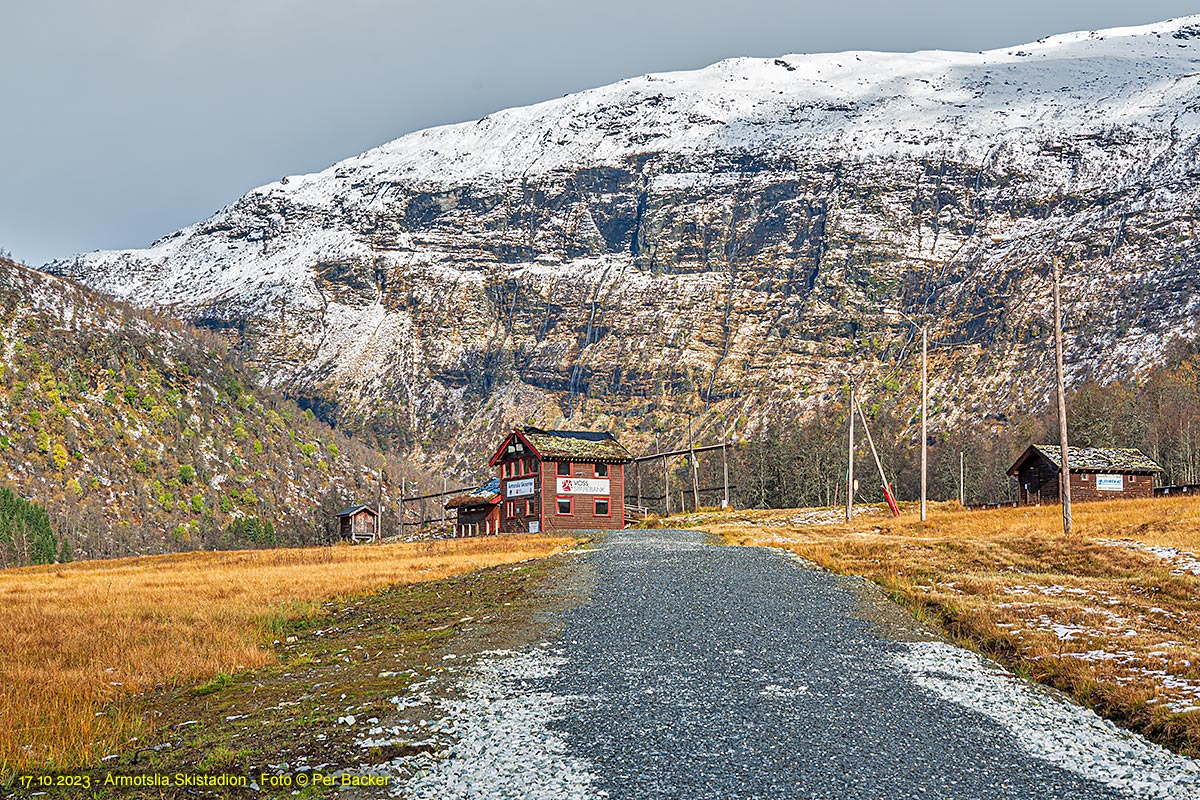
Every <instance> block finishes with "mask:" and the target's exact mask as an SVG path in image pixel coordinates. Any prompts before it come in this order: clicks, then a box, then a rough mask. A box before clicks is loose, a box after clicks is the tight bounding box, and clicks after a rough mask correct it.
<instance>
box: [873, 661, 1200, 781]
mask: <svg viewBox="0 0 1200 800" xmlns="http://www.w3.org/2000/svg"><path fill="white" fill-rule="evenodd" d="M904 648H905V649H904V650H903V651H902V652H901V653H900V654H899V655H898V657H897V658H898V661H899V663H900V666H901V667H903V668H904V669H905V670H906V671H908V672H909V673H910V674H911V675H912V676H913V679H914V680H915V681H916V683H917V684H918V685H920V686H923V687H925V688H926V689H929V690H930V691H932V692H934V693H935V694H937V695H939V696H940V697H943V698H945V699H946V700H949V701H951V702H953V703H956V704H958V705H960V706H963V707H965V708H968V709H970V710H972V711H975V712H977V713H979V714H983V715H984V716H986V717H988V718H990V719H992V720H994V721H995V722H997V723H999V724H1000V725H1001V726H1003V727H1004V728H1005V729H1007V730H1008V731H1009V732H1010V733H1011V735H1012V737H1013V741H1014V742H1015V743H1016V745H1017V746H1018V747H1020V748H1021V749H1022V750H1024V751H1025V752H1027V753H1029V754H1030V755H1032V756H1034V757H1036V758H1040V759H1042V760H1044V761H1048V762H1050V763H1052V764H1055V765H1057V766H1059V767H1061V768H1063V769H1067V770H1070V771H1071V772H1074V773H1076V774H1078V775H1081V776H1083V777H1084V778H1087V779H1089V780H1093V781H1097V782H1099V783H1102V784H1104V785H1106V786H1109V787H1111V788H1113V789H1116V790H1118V791H1121V792H1125V793H1127V794H1129V795H1131V796H1134V797H1144V798H1162V799H1164V800H1188V799H1189V798H1195V797H1198V796H1200V764H1198V763H1197V762H1196V761H1194V760H1192V759H1190V758H1186V757H1184V756H1179V755H1176V754H1174V753H1172V752H1170V751H1169V750H1167V749H1166V748H1163V747H1159V746H1158V745H1156V744H1153V743H1152V742H1149V741H1147V740H1146V739H1144V738H1142V737H1141V736H1137V735H1136V734H1133V733H1130V732H1128V731H1125V730H1122V729H1121V728H1119V727H1117V726H1116V725H1114V724H1113V723H1111V722H1109V721H1108V720H1105V719H1101V718H1100V717H1098V716H1096V714H1095V713H1093V712H1091V711H1089V710H1087V709H1085V708H1081V707H1080V706H1077V705H1075V704H1073V703H1070V702H1068V701H1066V700H1064V699H1061V698H1059V697H1057V696H1055V695H1054V694H1052V693H1051V692H1049V691H1048V690H1046V689H1043V688H1042V687H1039V686H1037V685H1035V684H1032V683H1029V682H1028V681H1024V680H1021V679H1020V678H1017V677H1016V676H1014V675H1012V674H1011V673H1009V672H1006V671H1005V670H1003V669H1001V668H1000V667H998V666H996V665H995V664H993V663H991V662H989V661H987V660H986V659H984V658H982V657H980V656H978V655H976V654H974V653H971V652H969V651H967V650H964V649H962V648H960V647H955V646H953V645H950V644H946V643H944V642H908V643H906V644H905V645H904Z"/></svg>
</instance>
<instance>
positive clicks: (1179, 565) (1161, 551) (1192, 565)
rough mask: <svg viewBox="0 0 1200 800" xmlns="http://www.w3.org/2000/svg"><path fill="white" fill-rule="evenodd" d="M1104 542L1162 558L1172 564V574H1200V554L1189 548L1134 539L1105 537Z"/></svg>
mask: <svg viewBox="0 0 1200 800" xmlns="http://www.w3.org/2000/svg"><path fill="white" fill-rule="evenodd" d="M1103 542H1104V544H1107V545H1110V546H1112V547H1124V548H1126V549H1129V550H1137V551H1139V552H1142V553H1149V554H1150V555H1152V556H1156V557H1158V558H1161V559H1162V560H1163V561H1166V562H1169V563H1170V564H1171V567H1172V569H1171V574H1172V575H1200V556H1198V555H1196V554H1195V553H1189V552H1188V551H1187V550H1179V549H1177V548H1174V547H1163V546H1162V545H1156V544H1146V543H1145V542H1138V541H1134V540H1133V539H1121V540H1116V539H1105V540H1103Z"/></svg>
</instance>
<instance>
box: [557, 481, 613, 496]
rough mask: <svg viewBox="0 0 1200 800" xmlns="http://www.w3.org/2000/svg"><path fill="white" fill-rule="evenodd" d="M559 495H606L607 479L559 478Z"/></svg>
mask: <svg viewBox="0 0 1200 800" xmlns="http://www.w3.org/2000/svg"><path fill="white" fill-rule="evenodd" d="M557 490H558V493H559V494H608V478H559V479H558V487H557Z"/></svg>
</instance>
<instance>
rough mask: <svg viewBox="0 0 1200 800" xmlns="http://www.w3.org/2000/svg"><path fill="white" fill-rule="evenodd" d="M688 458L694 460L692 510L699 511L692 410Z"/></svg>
mask: <svg viewBox="0 0 1200 800" xmlns="http://www.w3.org/2000/svg"><path fill="white" fill-rule="evenodd" d="M688 460H689V461H691V462H692V511H699V510H700V473H699V470H697V469H696V445H695V443H694V442H693V441H692V414H691V412H690V411H689V412H688ZM681 505H682V504H681Z"/></svg>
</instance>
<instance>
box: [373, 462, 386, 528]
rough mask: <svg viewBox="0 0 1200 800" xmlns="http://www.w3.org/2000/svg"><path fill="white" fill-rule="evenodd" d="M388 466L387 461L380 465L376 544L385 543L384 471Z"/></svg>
mask: <svg viewBox="0 0 1200 800" xmlns="http://www.w3.org/2000/svg"><path fill="white" fill-rule="evenodd" d="M386 466H387V459H386V458H385V459H384V460H383V463H382V464H380V465H379V482H378V483H377V484H376V486H375V510H376V511H377V512H379V513H378V514H376V515H375V541H376V543H382V542H383V470H384V467H386Z"/></svg>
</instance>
